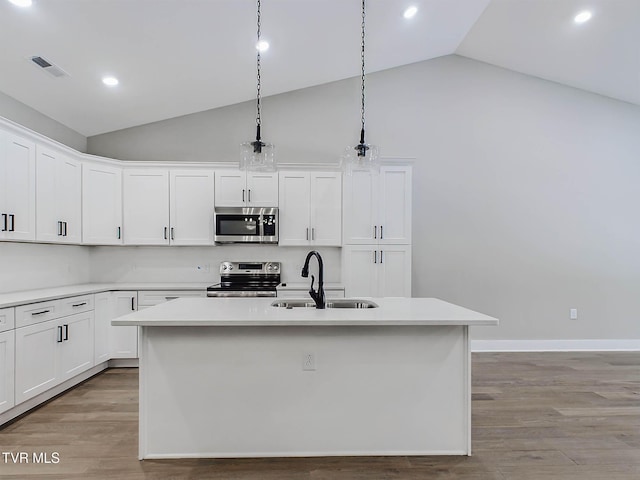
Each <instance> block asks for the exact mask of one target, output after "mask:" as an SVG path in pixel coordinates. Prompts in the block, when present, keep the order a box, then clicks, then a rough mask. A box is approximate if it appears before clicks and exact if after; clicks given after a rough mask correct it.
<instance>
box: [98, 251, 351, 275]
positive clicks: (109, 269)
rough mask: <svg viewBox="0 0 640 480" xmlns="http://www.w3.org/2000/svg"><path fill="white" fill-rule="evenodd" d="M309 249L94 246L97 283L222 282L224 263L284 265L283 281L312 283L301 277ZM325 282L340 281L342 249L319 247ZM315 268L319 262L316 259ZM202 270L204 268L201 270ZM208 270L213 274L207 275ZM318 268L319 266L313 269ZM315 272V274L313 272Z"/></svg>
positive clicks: (208, 273)
mask: <svg viewBox="0 0 640 480" xmlns="http://www.w3.org/2000/svg"><path fill="white" fill-rule="evenodd" d="M309 250H310V249H309V247H278V246H269V245H223V246H215V247H92V250H91V280H92V281H94V282H210V283H212V284H213V283H217V282H219V281H220V273H219V270H218V269H219V266H220V263H221V262H223V261H259V260H263V261H273V262H278V261H279V262H282V272H281V277H282V281H283V282H308V281H309V280H308V279H303V278H302V277H301V276H300V272H301V270H302V265H303V264H304V260H305V257H306V255H307V252H308V251H309ZM318 251H319V252H320V254H321V255H322V259H323V263H324V273H325V282H338V281H340V252H341V249H340V248H319V249H318ZM313 262H314V263H313V265H315V260H313ZM198 267H202V268H201V269H198ZM207 267H208V269H209V271H208V272H207ZM313 268H314V269H315V266H314V267H313ZM312 273H313V272H312Z"/></svg>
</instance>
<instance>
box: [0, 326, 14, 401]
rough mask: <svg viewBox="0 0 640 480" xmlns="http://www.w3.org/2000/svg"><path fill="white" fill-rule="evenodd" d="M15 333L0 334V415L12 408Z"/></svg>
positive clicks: (10, 331) (11, 331)
mask: <svg viewBox="0 0 640 480" xmlns="http://www.w3.org/2000/svg"><path fill="white" fill-rule="evenodd" d="M14 335H15V332H14V331H13V330H9V331H8V332H3V333H0V413H2V412H6V411H7V410H9V409H10V408H11V407H13V406H14V396H13V390H14V347H15V336H14Z"/></svg>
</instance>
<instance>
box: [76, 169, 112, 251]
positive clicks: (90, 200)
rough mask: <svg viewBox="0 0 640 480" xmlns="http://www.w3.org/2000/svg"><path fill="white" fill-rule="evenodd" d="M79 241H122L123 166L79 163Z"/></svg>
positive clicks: (99, 243) (107, 242) (106, 242)
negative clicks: (80, 206) (80, 182)
mask: <svg viewBox="0 0 640 480" xmlns="http://www.w3.org/2000/svg"><path fill="white" fill-rule="evenodd" d="M82 243H85V244H90V245H120V244H122V168H119V167H115V166H111V165H104V164H99V163H89V162H87V163H84V164H83V165H82Z"/></svg>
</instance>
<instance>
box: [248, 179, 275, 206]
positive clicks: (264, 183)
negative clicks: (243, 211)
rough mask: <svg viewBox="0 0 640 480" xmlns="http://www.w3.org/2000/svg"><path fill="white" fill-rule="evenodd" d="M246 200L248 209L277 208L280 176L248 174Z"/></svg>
mask: <svg viewBox="0 0 640 480" xmlns="http://www.w3.org/2000/svg"><path fill="white" fill-rule="evenodd" d="M246 200H247V203H246V205H247V206H248V207H277V206H278V174H277V173H253V172H247V193H246Z"/></svg>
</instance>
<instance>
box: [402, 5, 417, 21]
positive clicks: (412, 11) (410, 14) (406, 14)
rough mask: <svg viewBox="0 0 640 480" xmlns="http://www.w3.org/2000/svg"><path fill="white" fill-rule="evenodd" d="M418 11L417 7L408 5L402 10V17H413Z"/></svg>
mask: <svg viewBox="0 0 640 480" xmlns="http://www.w3.org/2000/svg"><path fill="white" fill-rule="evenodd" d="M416 13H418V7H414V6H412V7H409V8H407V9H406V10H405V11H404V18H413V17H415V16H416Z"/></svg>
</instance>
